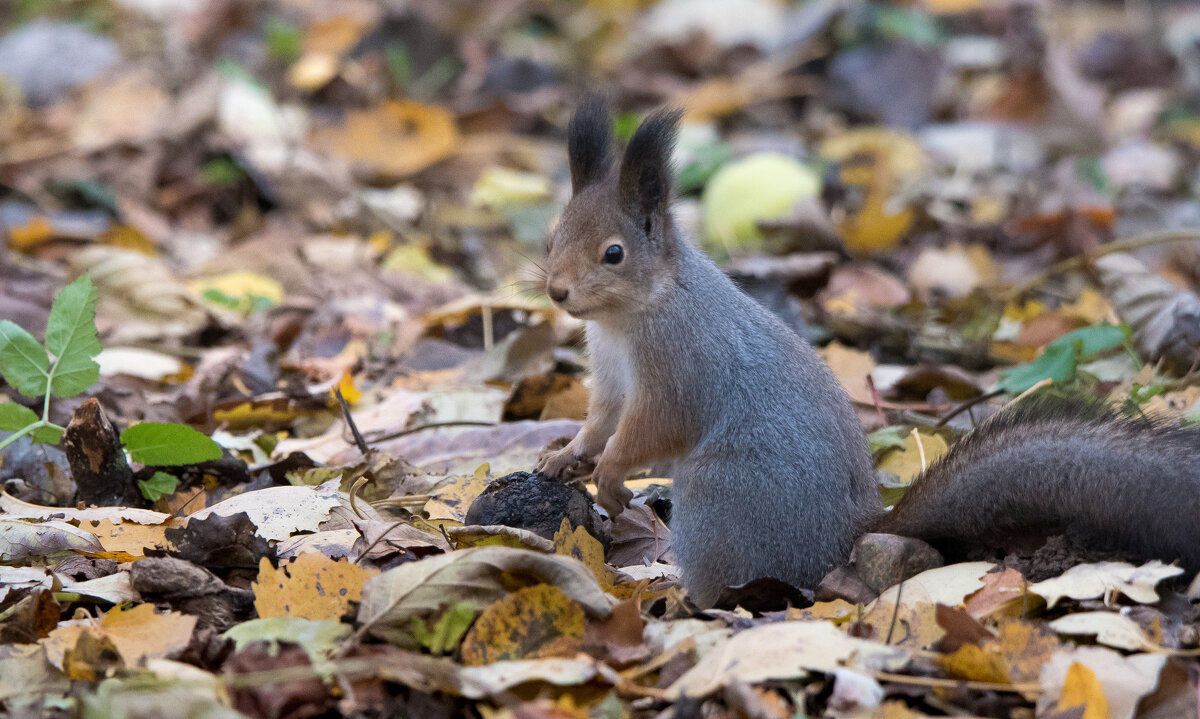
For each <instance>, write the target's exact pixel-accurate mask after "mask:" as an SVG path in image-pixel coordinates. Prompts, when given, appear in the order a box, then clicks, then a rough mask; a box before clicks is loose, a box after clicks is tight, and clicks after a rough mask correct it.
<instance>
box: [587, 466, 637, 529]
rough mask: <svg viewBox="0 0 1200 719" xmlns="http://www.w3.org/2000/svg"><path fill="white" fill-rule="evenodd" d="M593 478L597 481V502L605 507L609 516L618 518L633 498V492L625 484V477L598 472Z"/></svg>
mask: <svg viewBox="0 0 1200 719" xmlns="http://www.w3.org/2000/svg"><path fill="white" fill-rule="evenodd" d="M592 480H593V481H594V482H595V483H596V503H597V504H599V505H600V506H601V507H603V508H604V511H605V512H607V513H608V516H609V518H611V519H616V517H617V515H618V514H620V513H621V512H623V511H625V507H626V505H628V504H629V500H631V499H633V492H631V491H630V490H629V489H628V488H627V487H626V486H625V480H624V477H609V476H606V475H600V474H599V473H597V474H595V475H593V476H592Z"/></svg>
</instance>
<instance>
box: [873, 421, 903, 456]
mask: <svg viewBox="0 0 1200 719" xmlns="http://www.w3.org/2000/svg"><path fill="white" fill-rule="evenodd" d="M907 436H908V429H907V428H905V427H901V426H899V425H894V426H891V427H884V428H883V429H877V430H875V431H874V432H872V433H870V434H868V435H867V448H868V449H869V450H870V452H871V454H877V453H878V452H880V451H882V450H885V449H891V448H892V447H903V446H904V438H905V437H907Z"/></svg>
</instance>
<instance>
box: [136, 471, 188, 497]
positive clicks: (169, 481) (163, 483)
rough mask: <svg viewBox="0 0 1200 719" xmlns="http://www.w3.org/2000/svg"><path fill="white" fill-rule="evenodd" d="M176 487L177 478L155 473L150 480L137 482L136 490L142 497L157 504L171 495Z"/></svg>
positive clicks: (171, 475)
mask: <svg viewBox="0 0 1200 719" xmlns="http://www.w3.org/2000/svg"><path fill="white" fill-rule="evenodd" d="M178 486H179V477H176V476H175V475H173V474H167V473H166V472H155V473H154V476H152V477H150V479H141V480H138V489H140V490H141V491H142V496H143V497H145V498H146V499H148V500H150V501H151V502H157V501H158V500H159V499H160V498H162V497H165V496H167V495H168V494H171V493H172V492H174V491H175V489H176V488H177V487H178Z"/></svg>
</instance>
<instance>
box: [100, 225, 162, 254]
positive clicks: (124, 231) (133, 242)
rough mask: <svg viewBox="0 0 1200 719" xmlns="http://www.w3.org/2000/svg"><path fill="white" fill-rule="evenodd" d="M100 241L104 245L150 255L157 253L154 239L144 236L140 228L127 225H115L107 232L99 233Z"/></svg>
mask: <svg viewBox="0 0 1200 719" xmlns="http://www.w3.org/2000/svg"><path fill="white" fill-rule="evenodd" d="M100 241H101V242H103V243H104V244H106V245H112V246H113V247H122V248H124V249H127V250H134V251H135V252H140V253H142V254H143V255H150V256H151V257H153V256H154V255H157V254H158V248H157V247H156V246H155V245H154V240H152V239H150V238H149V237H146V235H145V234H143V233H142V231H141V230H139V229H137V228H136V227H130V226H129V225H116V226H114V227H112V228H110V229H109V230H108V231H107V232H105V233H103V234H101V235H100Z"/></svg>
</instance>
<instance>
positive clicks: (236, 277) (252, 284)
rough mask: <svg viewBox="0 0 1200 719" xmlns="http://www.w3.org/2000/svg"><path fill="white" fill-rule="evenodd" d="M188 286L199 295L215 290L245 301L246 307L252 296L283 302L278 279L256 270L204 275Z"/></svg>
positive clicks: (277, 302) (276, 302) (272, 302)
mask: <svg viewBox="0 0 1200 719" xmlns="http://www.w3.org/2000/svg"><path fill="white" fill-rule="evenodd" d="M189 287H190V288H191V290H192V292H195V293H196V294H198V295H200V296H204V294H205V293H206V292H212V291H216V292H219V293H221V294H222V295H225V296H227V297H232V298H235V299H238V300H241V301H245V302H246V304H247V308H248V307H249V301H250V300H251V298H254V297H262V298H263V299H265V300H268V301H270V303H271V304H272V305H277V304H279V303H280V302H283V285H281V284H279V281H278V280H275V279H272V278H270V277H267V276H266V275H260V274H259V273H257V272H248V271H247V272H233V273H230V274H228V275H219V276H217V277H205V278H203V279H199V280H194V281H193V282H191V283H190V284H189Z"/></svg>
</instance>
